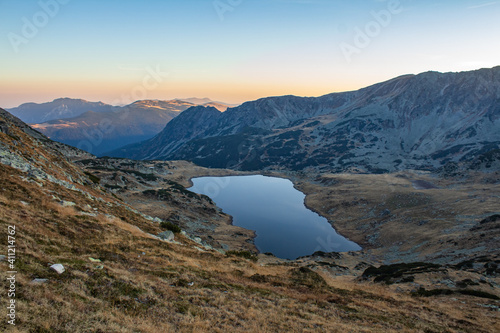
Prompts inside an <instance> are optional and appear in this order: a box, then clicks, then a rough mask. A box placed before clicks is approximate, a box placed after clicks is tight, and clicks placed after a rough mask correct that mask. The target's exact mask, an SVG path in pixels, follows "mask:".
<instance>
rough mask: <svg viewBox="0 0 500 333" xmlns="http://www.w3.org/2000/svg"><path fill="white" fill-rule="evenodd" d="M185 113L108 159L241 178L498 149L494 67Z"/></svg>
mask: <svg viewBox="0 0 500 333" xmlns="http://www.w3.org/2000/svg"><path fill="white" fill-rule="evenodd" d="M183 115H184V117H183V118H181V119H179V120H178V121H177V122H175V123H171V124H168V125H167V126H166V127H165V129H164V130H163V131H162V133H160V134H159V135H157V136H156V137H154V138H153V139H151V140H148V141H145V142H142V143H140V144H136V145H132V146H128V147H124V148H122V149H119V150H116V151H114V152H113V153H112V155H113V156H119V157H132V158H136V159H186V160H191V161H193V162H195V163H197V164H200V165H203V166H210V167H228V166H229V167H232V168H236V169H243V170H256V169H263V168H282V167H284V168H287V169H292V170H303V169H320V170H321V169H323V170H333V171H343V170H349V169H352V168H358V169H361V170H364V171H368V172H386V171H393V170H399V169H408V168H411V169H426V170H427V169H436V168H439V167H440V166H442V165H445V164H446V163H450V162H455V163H456V162H460V161H462V162H463V161H470V160H472V159H474V157H475V156H478V155H480V154H483V153H487V152H488V151H491V150H494V149H498V148H499V147H500V130H499V128H500V67H495V68H491V69H481V70H477V71H471V72H461V73H437V72H427V73H423V74H419V75H405V76H401V77H398V78H395V79H392V80H389V81H387V82H383V83H379V84H376V85H373V86H370V87H367V88H364V89H361V90H358V91H353V92H346V93H335V94H329V95H325V96H322V97H318V98H301V97H295V96H282V97H270V98H264V99H261V100H257V101H254V102H247V103H244V104H242V105H241V106H239V107H236V108H232V109H229V110H228V111H226V112H224V113H217V112H214V110H213V109H210V108H207V109H206V110H205V111H203V110H201V109H189V110H186V111H185V112H184V114H183ZM200 118H203V119H205V121H203V122H198V123H197V122H196V119H200ZM186 133H191V134H190V135H187V134H186Z"/></svg>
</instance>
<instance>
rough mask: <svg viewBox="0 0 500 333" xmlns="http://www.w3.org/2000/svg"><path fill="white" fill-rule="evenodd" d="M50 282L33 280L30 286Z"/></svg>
mask: <svg viewBox="0 0 500 333" xmlns="http://www.w3.org/2000/svg"><path fill="white" fill-rule="evenodd" d="M47 282H49V279H33V280H32V281H31V282H30V284H42V283H47Z"/></svg>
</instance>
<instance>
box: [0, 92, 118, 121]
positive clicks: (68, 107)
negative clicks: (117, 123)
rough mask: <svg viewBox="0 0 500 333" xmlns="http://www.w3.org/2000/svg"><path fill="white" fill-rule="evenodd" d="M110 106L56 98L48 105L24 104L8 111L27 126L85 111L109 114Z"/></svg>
mask: <svg viewBox="0 0 500 333" xmlns="http://www.w3.org/2000/svg"><path fill="white" fill-rule="evenodd" d="M113 108H114V107H113V106H112V105H108V104H104V103H102V102H88V101H85V100H83V99H72V98H58V99H55V100H53V101H52V102H48V103H41V104H37V103H25V104H22V105H20V106H18V107H15V108H11V109H8V111H9V112H10V113H11V114H13V115H14V116H16V117H18V118H19V119H21V120H22V121H24V122H25V123H28V124H35V123H43V122H46V121H51V120H55V119H67V118H73V117H76V116H79V115H81V114H83V113H85V112H87V111H90V110H92V111H94V112H110V111H112V110H113Z"/></svg>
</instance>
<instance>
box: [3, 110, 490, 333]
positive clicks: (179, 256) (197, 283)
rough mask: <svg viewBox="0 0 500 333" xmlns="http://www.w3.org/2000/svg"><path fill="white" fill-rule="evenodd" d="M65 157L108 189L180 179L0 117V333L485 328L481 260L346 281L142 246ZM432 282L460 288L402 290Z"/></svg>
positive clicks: (145, 219)
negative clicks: (0, 249)
mask: <svg viewBox="0 0 500 333" xmlns="http://www.w3.org/2000/svg"><path fill="white" fill-rule="evenodd" d="M58 147H59V148H58ZM60 149H61V150H60ZM79 154H80V158H81V157H86V158H88V159H87V160H85V161H80V163H81V164H87V165H89V167H90V166H92V165H94V162H95V166H96V167H97V166H102V167H103V168H104V170H106V171H109V173H110V174H111V173H113V172H115V171H116V172H117V173H120V174H122V176H118V174H117V176H118V177H113V178H115V180H116V181H117V182H121V181H125V180H126V179H127V178H123V174H128V179H130V180H131V181H132V178H136V179H135V181H133V182H131V183H128V184H127V185H133V184H135V183H141V184H142V183H144V184H147V183H148V182H152V180H151V178H154V177H155V176H158V177H160V176H161V174H163V175H170V174H171V171H174V172H177V173H178V174H177V177H186V175H185V174H182V173H181V172H178V171H176V163H171V162H168V163H163V162H159V163H158V164H155V167H154V169H155V171H154V175H153V174H152V173H150V174H144V173H142V172H137V170H135V169H131V168H132V167H133V166H134V165H136V166H137V165H138V166H139V167H140V168H141V170H142V169H149V165H150V163H144V162H143V163H141V162H138V163H135V162H133V161H124V160H112V161H111V160H107V159H100V160H96V159H94V158H93V157H92V156H88V154H86V153H84V152H81V151H78V150H76V149H74V148H71V147H68V146H65V145H63V144H60V143H54V142H52V141H51V140H49V139H47V138H46V137H44V136H43V135H41V134H40V133H38V132H36V131H34V130H33V129H30V128H29V127H28V126H27V125H25V124H23V123H22V122H21V121H19V119H17V118H15V117H12V116H11V115H9V114H8V113H7V112H5V111H3V110H1V109H0V156H1V158H0V188H1V191H0V227H1V229H3V230H6V232H5V233H4V236H3V241H4V244H9V245H11V246H13V245H12V244H14V245H15V249H16V256H15V259H14V258H12V256H9V259H7V258H6V256H1V257H0V269H1V270H2V271H4V272H9V276H8V277H6V278H4V279H2V281H1V282H0V286H1V287H2V288H3V289H4V290H8V289H9V288H10V289H12V287H13V286H14V287H15V289H16V290H15V295H14V296H11V295H12V294H11V291H9V295H8V296H7V293H6V296H5V297H4V298H3V299H5V301H9V307H10V308H9V309H8V310H7V309H4V311H5V312H4V315H5V316H6V317H7V318H8V320H3V321H1V322H0V331H21V332H68V331H71V332H76V333H79V332H89V331H90V332H150V333H156V332H281V331H288V332H305V331H318V330H319V331H325V332H350V331H353V332H368V331H370V332H371V331H374V330H375V331H380V332H399V331H405V332H413V331H414V332H422V331H426V332H431V331H433V332H434V331H439V332H444V331H460V332H474V333H475V332H494V331H495V329H496V327H497V326H498V320H497V319H498V318H497V316H496V315H495V313H496V310H498V301H497V300H496V299H498V296H497V295H498V287H497V286H498V274H497V272H498V269H497V265H496V264H495V261H494V260H495V258H494V257H493V258H491V257H485V256H482V257H481V258H482V259H480V258H478V259H477V260H474V261H472V260H468V261H466V262H464V263H463V264H462V265H447V266H441V265H433V264H428V263H427V264H426V263H412V264H401V265H392V266H382V267H380V269H376V268H375V267H368V268H367V269H366V270H365V267H367V266H368V263H367V262H359V263H353V265H352V266H354V265H355V266H356V271H357V274H356V275H357V276H345V273H342V274H343V275H344V276H336V274H335V272H336V271H338V270H341V271H343V270H345V269H347V270H349V268H347V267H343V266H341V265H339V264H338V258H339V257H340V255H338V254H331V255H329V254H325V253H322V254H321V253H317V254H315V255H314V257H315V258H316V260H318V261H317V262H315V261H314V260H313V259H301V260H298V261H294V262H287V261H279V260H277V259H276V258H273V257H272V256H266V255H259V256H258V257H257V256H254V255H252V254H251V253H249V252H232V253H231V252H228V253H226V254H223V253H220V252H218V251H214V250H212V249H211V248H210V247H206V246H203V245H202V244H200V242H196V240H193V239H191V237H189V236H187V235H184V234H182V233H180V234H176V235H175V241H173V242H172V241H170V242H168V241H164V240H161V239H159V238H158V237H156V236H154V235H155V234H158V233H159V232H162V231H163V230H162V228H161V227H160V224H159V223H158V222H157V219H154V218H153V217H151V216H146V215H144V214H142V213H140V212H139V211H137V210H136V209H134V208H132V207H131V206H130V205H128V204H126V203H124V202H123V201H122V199H121V198H118V196H117V195H114V194H112V193H110V192H109V191H107V190H106V189H105V188H103V187H100V185H99V184H98V183H100V181H99V179H96V176H93V177H91V176H89V174H85V173H84V172H83V170H82V169H80V168H79V167H77V165H75V164H73V163H72V162H71V161H70V158H77V157H78V155H79ZM101 163H102V165H101ZM157 167H159V168H157ZM113 168H117V169H116V170H113ZM118 168H123V169H118ZM99 169H101V170H102V168H99ZM90 170H97V168H96V169H90ZM169 170H171V171H169ZM144 171H145V170H144ZM212 171H213V170H212ZM160 173H161V174H160ZM110 176H111V175H110ZM143 177H144V178H143ZM116 178H120V180H119V179H116ZM91 179H93V180H92V181H90V180H91ZM184 179H185V180H186V178H184ZM324 180H325V179H324ZM326 180H327V179H326ZM158 185H161V186H165V185H167V183H166V182H163V183H161V184H158ZM171 185H174V186H175V189H176V191H173V190H172V191H169V193H170V195H171V196H169V200H168V204H169V205H172V204H173V201H176V200H177V199H179V198H183V201H182V202H179V204H180V203H183V204H182V205H177V207H176V208H177V209H176V210H177V211H176V214H177V215H178V216H179V218H188V217H189V216H191V215H185V214H187V213H193V211H196V210H200V211H203V212H204V214H207V215H209V214H210V209H212V210H213V214H217V212H216V211H215V208H214V206H213V204H210V201H209V200H207V199H206V198H202V197H196V196H195V195H194V194H192V193H190V192H188V191H185V189H183V187H182V186H181V185H180V184H178V183H172V184H171ZM130 190H132V191H135V190H134V189H130ZM147 193H148V195H149V196H154V194H153V193H150V192H147ZM155 193H156V191H155ZM136 194H137V195H140V192H139V193H136ZM143 194H144V193H143ZM143 199H144V200H146V196H144V197H143ZM157 199H158V200H162V199H161V198H160V196H159V197H157ZM151 200H155V199H151ZM163 200H164V199H163ZM200 202H201V203H202V204H201V205H200ZM166 204H167V203H165V201H164V202H163V205H166ZM207 208H208V209H207ZM193 222H197V221H196V220H194V221H193ZM198 222H200V221H198ZM496 222H497V220H496V218H495V217H494V216H493V217H492V218H488V219H485V220H484V221H482V222H479V223H478V227H479V229H480V230H479V232H483V230H489V229H490V228H491V229H493V228H494V227H495V223H496ZM14 228H15V229H14ZM200 229H201V228H200ZM497 230H498V228H497ZM12 231H14V233H12ZM200 232H203V229H202V230H201V231H200ZM7 236H10V237H7ZM492 246H493V245H492ZM9 254H10V251H9ZM457 255H462V253H460V251H457ZM356 256H357V254H356V255H352V256H351V257H352V258H356ZM370 256H371V255H370ZM248 258H250V259H248ZM485 258H486V259H485ZM490 258H491V259H490ZM358 261H359V259H358ZM497 262H498V261H497ZM53 264H60V265H63V267H64V269H65V270H64V272H62V273H61V274H59V273H57V272H56V271H54V270H52V269H51V268H50V267H51V266H52V265H53ZM10 265H12V266H10ZM457 266H459V267H458V268H457ZM12 267H14V268H12ZM474 267H476V268H475V269H476V270H477V272H475V271H474V270H473V268H474ZM471 268H472V269H471ZM13 270H14V273H12V271H13ZM363 271H364V272H365V273H366V274H365V273H362V272H363ZM12 274H14V275H15V281H13V280H12ZM372 280H374V281H377V280H378V281H381V282H384V283H383V284H377V285H375V283H374V282H372ZM402 280H404V281H407V282H403V281H402ZM429 281H438V282H429ZM479 281H480V282H479ZM441 282H443V283H447V284H455V282H456V283H457V284H459V283H460V285H462V287H460V286H457V287H449V288H450V289H443V287H439V288H440V289H434V288H438V287H433V289H431V290H425V289H423V287H422V288H421V289H419V290H418V291H417V292H413V293H412V292H410V290H411V289H410V288H415V286H424V285H425V286H426V287H427V285H428V284H430V285H431V286H440V285H441ZM391 283H394V285H393V286H389V284H391ZM396 288H397V289H396ZM432 295H439V296H432ZM429 296H431V297H429ZM424 297H425V298H424ZM12 300H13V301H15V302H12ZM12 304H15V305H12ZM457 304H467V306H458V307H457ZM6 307H7V305H6ZM11 309H12V310H11ZM13 310H15V317H14V318H15V324H16V327H15V328H14V329H12V327H11V326H12V325H11V324H10V323H9V321H10V320H14V319H12V318H13V317H12V316H11V315H13ZM7 311H8V312H7ZM7 313H8V315H7Z"/></svg>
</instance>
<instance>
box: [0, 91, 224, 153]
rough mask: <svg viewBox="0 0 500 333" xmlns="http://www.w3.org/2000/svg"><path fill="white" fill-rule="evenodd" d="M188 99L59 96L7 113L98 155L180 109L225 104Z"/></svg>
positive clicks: (145, 134)
mask: <svg viewBox="0 0 500 333" xmlns="http://www.w3.org/2000/svg"><path fill="white" fill-rule="evenodd" d="M188 100H191V102H190V101H185V100H181V99H174V100H169V101H160V100H141V101H136V102H134V103H132V104H130V105H126V106H122V107H119V106H112V105H109V104H104V103H102V102H88V101H85V100H82V99H70V98H60V99H56V100H54V101H52V102H49V103H42V104H35V103H26V104H22V105H21V106H19V107H17V108H13V109H9V112H11V113H12V114H14V115H15V116H17V117H19V118H20V119H21V120H23V121H25V122H28V123H31V124H32V125H31V126H32V127H33V128H35V129H37V130H38V131H40V132H42V133H43V134H45V135H47V136H48V137H50V138H51V139H53V140H55V141H58V142H62V143H66V144H69V145H72V146H75V147H78V148H81V149H83V150H86V151H88V152H90V153H93V154H96V155H99V154H101V153H103V152H105V151H109V150H112V149H116V148H118V147H121V146H123V145H127V144H131V143H135V142H139V141H142V140H146V139H149V138H151V137H153V136H154V135H156V134H158V133H159V132H160V131H161V130H162V129H163V128H164V127H165V125H166V124H167V123H168V122H169V121H170V120H172V119H173V118H174V117H176V116H177V115H178V114H179V113H180V112H182V111H184V110H186V109H188V108H190V107H193V106H196V105H206V106H212V107H215V108H217V109H218V110H220V111H225V110H226V109H227V108H228V107H229V105H226V104H223V103H221V102H213V101H211V100H209V99H207V98H204V99H197V98H191V99H188Z"/></svg>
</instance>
